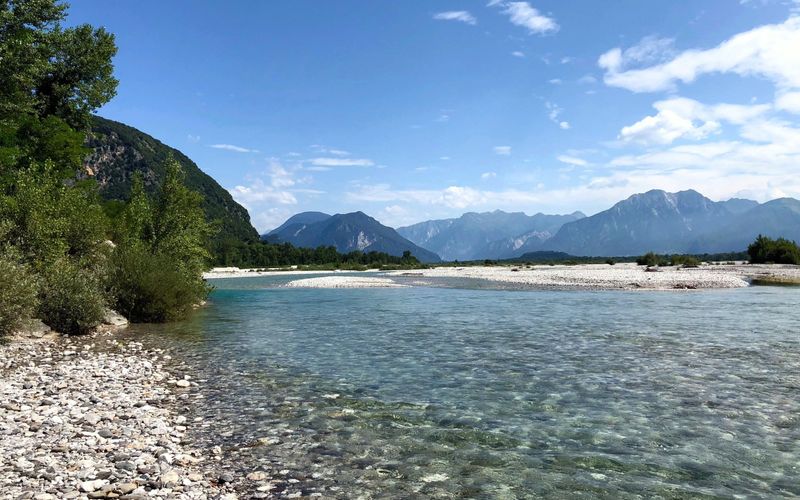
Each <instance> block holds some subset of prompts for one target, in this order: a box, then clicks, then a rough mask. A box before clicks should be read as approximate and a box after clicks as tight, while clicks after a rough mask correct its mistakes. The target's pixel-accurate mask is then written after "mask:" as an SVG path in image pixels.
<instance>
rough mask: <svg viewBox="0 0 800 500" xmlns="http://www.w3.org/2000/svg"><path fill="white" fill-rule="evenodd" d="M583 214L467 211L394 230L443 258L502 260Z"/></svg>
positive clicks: (533, 246) (535, 244)
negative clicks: (454, 217) (459, 214)
mask: <svg viewBox="0 0 800 500" xmlns="http://www.w3.org/2000/svg"><path fill="white" fill-rule="evenodd" d="M584 217H585V215H583V214H582V213H581V212H575V213H572V214H569V215H547V214H542V213H538V214H536V215H525V214H524V213H522V212H512V213H508V212H503V211H501V210H495V211H494V212H484V213H475V212H468V213H466V214H464V215H462V216H461V217H459V218H457V219H443V220H432V221H426V222H421V223H419V224H414V225H411V226H406V227H400V228H398V229H397V232H398V233H400V235H402V236H405V237H406V238H408V239H409V240H411V241H412V242H414V243H416V244H417V245H419V246H421V247H423V248H427V249H428V250H430V251H432V252H436V253H437V254H439V255H440V256H441V257H442V258H443V259H445V260H475V259H505V258H510V257H515V256H518V255H521V254H523V253H525V252H529V251H534V250H538V249H539V248H540V247H541V245H542V243H544V242H545V241H547V240H548V239H550V238H551V237H552V236H553V235H554V234H555V233H556V232H557V231H558V230H559V229H560V228H561V226H563V225H564V224H566V223H568V222H572V221H575V220H579V219H582V218H584Z"/></svg>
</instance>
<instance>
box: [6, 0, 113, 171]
mask: <svg viewBox="0 0 800 500" xmlns="http://www.w3.org/2000/svg"><path fill="white" fill-rule="evenodd" d="M66 8H67V5H66V4H65V3H61V2H58V1H56V0H0V62H2V64H0V175H3V176H4V177H6V176H7V175H6V174H7V173H8V171H9V170H10V169H12V168H15V167H19V166H28V165H30V164H31V163H32V162H40V163H41V162H43V161H45V160H48V159H49V160H53V161H54V162H55V164H56V165H57V168H58V170H59V172H60V173H61V175H62V176H64V177H71V176H73V175H74V174H75V171H76V170H77V168H78V167H79V166H80V162H81V160H82V159H83V157H84V156H85V149H84V148H83V141H84V132H85V131H86V129H87V127H88V125H89V120H90V118H91V113H92V111H93V110H95V109H97V108H99V107H100V106H102V105H103V104H105V103H106V102H108V101H109V100H110V99H111V98H112V97H114V95H115V93H116V87H117V83H118V82H117V80H116V79H115V78H114V76H113V64H112V58H113V57H114V55H115V54H116V51H117V48H116V45H115V43H114V36H113V35H112V34H110V33H108V32H107V31H105V30H104V29H103V28H93V27H91V26H89V25H81V26H77V27H74V28H66V29H65V28H62V26H61V21H63V20H64V17H65V15H66Z"/></svg>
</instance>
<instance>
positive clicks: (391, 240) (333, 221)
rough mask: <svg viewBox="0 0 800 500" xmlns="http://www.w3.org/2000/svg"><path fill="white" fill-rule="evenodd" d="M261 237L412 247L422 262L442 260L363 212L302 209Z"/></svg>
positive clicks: (340, 246)
mask: <svg viewBox="0 0 800 500" xmlns="http://www.w3.org/2000/svg"><path fill="white" fill-rule="evenodd" d="M262 239H264V240H266V241H268V242H270V243H291V244H292V245H294V246H296V247H308V248H316V247H319V246H334V247H336V250H338V251H339V252H342V253H347V252H352V251H354V250H360V251H362V252H372V251H375V252H385V253H388V254H390V255H397V256H400V255H403V252H405V251H409V252H411V255H413V256H414V257H416V258H418V259H419V260H420V261H422V262H439V261H441V260H442V259H441V258H439V256H438V255H436V254H435V253H434V252H431V251H428V250H426V249H424V248H421V247H419V246H417V245H415V244H414V243H412V242H411V241H409V240H407V239H405V238H403V237H402V236H400V235H399V234H398V233H397V231H395V230H394V229H392V228H390V227H387V226H384V225H383V224H381V223H380V222H378V221H376V220H375V219H373V218H372V217H370V216H368V215H367V214H365V213H364V212H353V213H349V214H336V215H328V214H325V213H322V212H303V213H299V214H296V215H294V216H292V217H290V218H289V219H288V220H287V221H286V222H284V223H283V224H281V225H280V226H279V227H278V228H276V229H274V230H272V231H270V232H269V233H267V234H265V235H264V236H262Z"/></svg>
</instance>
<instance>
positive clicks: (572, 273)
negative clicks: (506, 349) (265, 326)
mask: <svg viewBox="0 0 800 500" xmlns="http://www.w3.org/2000/svg"><path fill="white" fill-rule="evenodd" d="M717 267H718V268H714V269H707V268H696V269H681V268H675V267H666V268H661V269H659V270H658V272H646V271H645V268H644V267H642V266H637V265H635V264H617V265H614V266H610V265H607V264H597V265H594V264H588V265H579V266H531V267H526V266H518V267H506V266H493V267H438V268H433V269H423V270H419V271H415V272H414V274H415V275H417V278H423V279H424V278H474V279H482V280H487V281H491V282H496V283H506V284H512V285H519V286H525V287H531V288H559V289H562V288H563V289H590V290H640V289H643V290H675V289H703V288H740V287H745V286H748V281H747V277H746V276H745V275H743V274H742V273H741V272H740V271H736V270H734V269H726V268H725V267H726V266H717ZM403 274H404V273H403V272H392V273H389V276H395V277H402V276H403Z"/></svg>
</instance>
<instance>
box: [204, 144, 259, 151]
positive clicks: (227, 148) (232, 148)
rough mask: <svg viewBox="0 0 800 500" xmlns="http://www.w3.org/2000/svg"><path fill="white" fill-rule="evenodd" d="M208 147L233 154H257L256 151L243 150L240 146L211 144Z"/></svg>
mask: <svg viewBox="0 0 800 500" xmlns="http://www.w3.org/2000/svg"><path fill="white" fill-rule="evenodd" d="M210 147H212V148H214V149H224V150H225V151H233V152H234V153H258V150H257V149H250V148H243V147H241V146H234V145H233V144H212V145H211V146H210Z"/></svg>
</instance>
